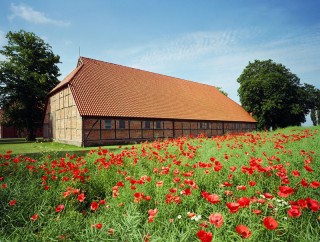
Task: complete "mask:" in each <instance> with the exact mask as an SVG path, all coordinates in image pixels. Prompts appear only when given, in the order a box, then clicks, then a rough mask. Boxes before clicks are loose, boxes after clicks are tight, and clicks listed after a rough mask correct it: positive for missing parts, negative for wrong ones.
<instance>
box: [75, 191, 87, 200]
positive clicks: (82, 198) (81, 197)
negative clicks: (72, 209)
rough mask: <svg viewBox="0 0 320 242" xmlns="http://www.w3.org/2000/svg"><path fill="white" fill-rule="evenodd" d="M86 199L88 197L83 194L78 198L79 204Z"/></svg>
mask: <svg viewBox="0 0 320 242" xmlns="http://www.w3.org/2000/svg"><path fill="white" fill-rule="evenodd" d="M85 198H86V197H85V196H84V194H83V193H81V194H79V195H78V198H77V199H78V201H79V202H83V201H84V199H85Z"/></svg>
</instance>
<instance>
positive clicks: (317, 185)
mask: <svg viewBox="0 0 320 242" xmlns="http://www.w3.org/2000/svg"><path fill="white" fill-rule="evenodd" d="M310 186H311V187H312V188H318V187H320V182H318V181H312V182H311V183H310Z"/></svg>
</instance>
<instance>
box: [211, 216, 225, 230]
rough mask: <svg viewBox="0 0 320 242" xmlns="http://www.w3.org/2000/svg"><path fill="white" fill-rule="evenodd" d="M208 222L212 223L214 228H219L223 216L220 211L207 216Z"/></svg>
mask: <svg viewBox="0 0 320 242" xmlns="http://www.w3.org/2000/svg"><path fill="white" fill-rule="evenodd" d="M209 222H210V223H211V224H214V226H215V227H216V228H220V227H221V226H222V225H223V217H222V215H221V213H214V214H211V215H210V216H209Z"/></svg>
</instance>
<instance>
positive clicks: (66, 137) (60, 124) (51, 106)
mask: <svg viewBox="0 0 320 242" xmlns="http://www.w3.org/2000/svg"><path fill="white" fill-rule="evenodd" d="M43 136H44V138H47V139H51V140H53V141H57V142H60V143H66V144H73V145H77V146H81V145H82V117H81V116H80V114H79V111H78V109H77V106H76V104H75V101H74V98H73V96H72V93H71V91H70V88H69V87H67V88H65V89H63V90H61V91H60V92H57V93H56V94H54V95H52V96H51V97H50V98H49V100H48V103H47V108H46V113H45V119H44V125H43Z"/></svg>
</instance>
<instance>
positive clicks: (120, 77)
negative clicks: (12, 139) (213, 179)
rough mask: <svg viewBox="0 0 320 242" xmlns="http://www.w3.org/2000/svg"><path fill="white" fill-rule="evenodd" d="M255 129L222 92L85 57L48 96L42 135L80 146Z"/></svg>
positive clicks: (244, 114) (211, 134) (254, 123)
mask: <svg viewBox="0 0 320 242" xmlns="http://www.w3.org/2000/svg"><path fill="white" fill-rule="evenodd" d="M255 129H256V120H255V119H254V118H253V117H252V116H250V114H248V113H247V112H246V111H245V110H244V109H243V108H242V107H241V106H240V105H239V104H237V103H236V102H234V101H232V100H231V99H230V98H228V97H226V96H225V95H224V94H222V93H221V92H220V91H219V90H218V89H217V88H215V87H213V86H210V85H205V84H200V83H196V82H193V81H187V80H183V79H179V78H175V77H170V76H166V75H161V74H157V73H153V72H148V71H143V70H139V69H135V68H130V67H125V66H122V65H117V64H112V63H108V62H104V61H100V60H94V59H90V58H86V57H79V59H78V64H77V67H76V68H75V69H74V70H73V71H72V72H71V73H70V74H69V75H68V76H67V77H66V78H65V79H64V80H63V81H61V82H60V83H59V84H58V85H57V86H56V87H55V88H54V89H53V90H52V91H51V92H50V93H49V94H48V100H47V104H46V111H45V117H44V124H43V136H44V138H46V139H51V140H53V141H56V142H62V143H67V144H73V145H77V146H91V145H104V144H120V143H134V142H141V141H146V140H154V139H158V138H160V139H163V138H175V137H180V136H190V135H194V136H197V135H199V134H205V135H207V136H208V137H211V136H216V135H223V134H225V133H228V132H229V133H235V132H245V131H252V130H255Z"/></svg>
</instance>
